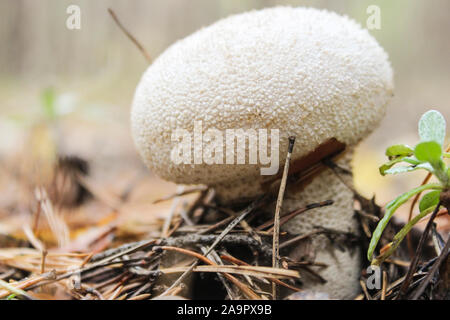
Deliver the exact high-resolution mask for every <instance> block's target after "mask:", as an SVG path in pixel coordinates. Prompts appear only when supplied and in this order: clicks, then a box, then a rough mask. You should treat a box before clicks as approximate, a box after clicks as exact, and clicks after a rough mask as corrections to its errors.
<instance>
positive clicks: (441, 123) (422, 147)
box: [367, 110, 450, 265]
mask: <svg viewBox="0 0 450 320" xmlns="http://www.w3.org/2000/svg"><path fill="white" fill-rule="evenodd" d="M445 135H446V124H445V119H444V117H443V116H442V114H441V113H439V112H438V111H436V110H430V111H428V112H426V113H425V114H424V115H423V116H422V117H421V119H420V121H419V136H420V142H419V143H418V144H417V145H416V146H415V147H410V146H407V145H403V144H398V145H393V146H390V147H389V148H387V149H386V156H387V157H388V159H389V161H388V162H387V163H385V164H383V165H382V166H381V167H380V173H381V174H382V175H383V176H384V175H387V174H398V173H404V172H410V171H415V170H426V171H428V172H429V173H431V174H432V175H433V176H435V177H436V178H437V180H438V183H428V184H424V185H421V186H419V187H416V188H414V189H412V190H409V191H407V192H405V193H403V194H401V195H400V196H398V197H397V198H395V199H394V200H392V201H390V202H389V203H388V204H387V205H386V207H385V214H384V216H383V218H382V219H381V220H380V222H379V223H378V225H377V227H376V229H375V231H374V233H373V235H372V238H371V241H370V245H369V250H368V252H367V258H368V259H369V260H370V261H372V264H375V265H378V264H380V263H382V262H383V261H384V260H385V259H387V258H388V257H389V256H390V255H391V254H392V253H393V252H394V251H395V250H396V249H397V247H398V246H399V245H400V243H401V242H402V240H403V239H404V237H405V236H406V235H407V234H408V232H409V231H410V230H411V228H412V227H413V226H414V225H415V224H416V223H417V222H419V221H420V220H421V219H422V218H424V217H425V216H427V215H428V214H430V213H431V212H433V211H434V210H435V209H436V207H437V206H438V205H439V206H440V204H441V202H440V199H441V193H442V192H443V191H447V190H448V189H450V168H449V167H447V165H446V164H445V162H444V159H445V158H450V154H449V153H447V152H444V150H443V144H444V140H445ZM400 163H403V164H405V165H402V166H396V165H397V164H400ZM427 190H430V192H428V193H426V194H425V195H424V196H423V197H422V198H421V200H420V203H419V210H420V213H419V214H418V215H416V216H415V217H414V218H413V219H411V221H409V222H408V223H407V224H406V225H405V226H404V227H403V228H402V229H401V230H400V231H399V232H398V233H397V234H396V235H395V236H394V238H393V240H392V242H391V243H390V244H389V245H388V246H387V247H386V250H383V252H381V254H380V255H379V256H378V257H376V258H373V253H374V251H375V248H376V246H377V244H378V241H379V240H380V238H381V235H382V233H383V231H384V229H385V228H386V226H387V224H388V223H389V221H390V219H391V218H392V216H393V214H394V213H395V211H396V210H397V209H398V208H399V207H400V206H402V205H403V204H404V203H406V202H407V201H408V200H409V199H410V198H412V197H414V196H416V195H418V194H421V193H422V192H424V191H427Z"/></svg>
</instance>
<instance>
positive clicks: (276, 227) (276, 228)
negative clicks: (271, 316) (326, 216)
mask: <svg viewBox="0 0 450 320" xmlns="http://www.w3.org/2000/svg"><path fill="white" fill-rule="evenodd" d="M294 143H295V137H292V136H291V137H289V147H288V153H287V156H286V161H285V163H284V170H283V176H282V178H281V184H280V190H279V192H278V198H277V203H276V207H275V217H274V224H273V247H272V267H273V268H278V267H279V265H280V262H279V252H280V248H279V244H280V211H281V207H282V205H283V199H284V190H285V189H286V181H287V176H288V172H289V164H290V162H291V155H292V150H293V149H294ZM272 299H273V300H276V299H277V284H276V283H275V282H273V283H272Z"/></svg>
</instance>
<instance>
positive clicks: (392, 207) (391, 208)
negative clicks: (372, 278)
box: [367, 183, 443, 261]
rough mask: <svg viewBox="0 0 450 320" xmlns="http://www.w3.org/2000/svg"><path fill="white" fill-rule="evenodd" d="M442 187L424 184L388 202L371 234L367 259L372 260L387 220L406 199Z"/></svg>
mask: <svg viewBox="0 0 450 320" xmlns="http://www.w3.org/2000/svg"><path fill="white" fill-rule="evenodd" d="M442 189H443V187H442V186H441V185H440V184H435V183H430V184H425V185H423V186H419V187H417V188H414V189H412V190H409V191H408V192H405V193H403V194H401V195H400V196H398V197H397V198H395V199H394V200H392V201H391V202H389V203H388V204H387V205H386V207H385V213H384V216H383V219H381V220H380V222H378V225H377V227H376V229H375V231H374V232H373V235H372V238H371V239H370V244H369V250H368V251H367V258H368V259H369V261H370V260H372V256H373V252H374V251H375V248H376V247H377V244H378V241H379V240H380V238H381V234H382V233H383V231H384V229H385V228H386V226H387V224H388V223H389V220H391V218H392V216H393V215H394V213H395V211H396V210H397V209H398V208H399V207H400V206H401V205H402V204H404V203H405V202H406V201H408V199H410V198H411V197H413V196H415V195H416V194H418V193H421V192H422V191H425V190H442Z"/></svg>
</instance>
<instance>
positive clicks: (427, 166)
mask: <svg viewBox="0 0 450 320" xmlns="http://www.w3.org/2000/svg"><path fill="white" fill-rule="evenodd" d="M419 169H424V170H427V171H428V172H431V173H434V169H433V167H432V166H431V165H430V164H429V163H421V164H418V165H415V166H409V167H395V168H391V169H388V170H385V171H384V174H385V175H386V174H397V173H404V172H410V171H415V170H419Z"/></svg>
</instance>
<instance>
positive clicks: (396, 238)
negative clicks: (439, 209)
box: [372, 206, 436, 265]
mask: <svg viewBox="0 0 450 320" xmlns="http://www.w3.org/2000/svg"><path fill="white" fill-rule="evenodd" d="M435 208H436V206H431V207H429V208H428V209H426V210H424V211H422V212H421V213H419V214H418V215H416V216H415V217H414V218H413V219H412V220H411V221H409V222H408V223H407V224H406V225H405V226H404V227H403V228H402V229H401V230H400V231H399V232H398V233H397V234H396V235H395V236H394V238H393V239H392V242H391V246H390V247H389V249H388V250H386V251H385V252H383V254H381V255H380V256H379V257H377V258H375V259H374V260H373V261H372V264H373V265H380V264H381V263H382V262H383V261H384V260H386V259H387V258H389V257H390V256H391V255H392V254H393V253H394V251H395V250H397V248H398V246H399V245H400V244H401V243H402V241H403V239H404V238H405V236H406V235H407V234H408V232H409V231H411V229H412V228H413V227H414V225H416V224H417V223H418V222H419V221H420V220H422V219H423V218H424V217H426V216H427V215H429V214H430V213H431V212H433V211H434V209H435Z"/></svg>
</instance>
